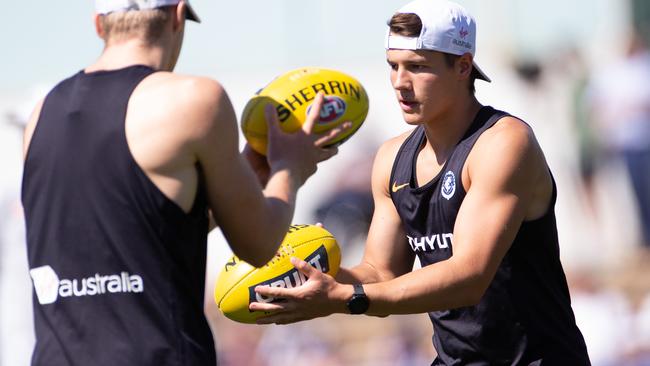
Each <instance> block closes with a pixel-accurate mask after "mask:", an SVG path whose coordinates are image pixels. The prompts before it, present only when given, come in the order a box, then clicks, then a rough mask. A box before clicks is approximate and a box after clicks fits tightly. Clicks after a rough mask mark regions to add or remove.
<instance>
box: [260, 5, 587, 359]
mask: <svg viewBox="0 0 650 366" xmlns="http://www.w3.org/2000/svg"><path fill="white" fill-rule="evenodd" d="M475 41H476V24H475V22H474V19H473V18H472V17H471V15H469V14H468V13H467V11H466V10H465V9H464V8H462V7H461V6H459V5H457V4H455V3H452V2H449V1H446V0H415V1H413V2H411V3H409V4H408V5H406V6H404V7H403V8H402V9H400V11H399V12H398V13H396V14H395V15H394V16H393V17H392V18H391V20H390V22H389V32H388V35H387V39H386V49H387V52H386V55H387V60H388V64H389V66H390V68H391V72H390V79H391V83H392V85H393V88H394V90H395V93H396V96H397V99H398V102H399V105H400V107H401V110H402V114H403V117H404V120H405V121H406V122H407V123H408V124H410V125H413V126H416V127H415V129H414V130H412V131H411V132H409V133H406V134H404V135H401V136H398V137H396V138H393V139H391V140H389V141H387V142H386V143H385V144H384V145H383V146H382V147H381V148H380V150H379V152H378V153H377V156H376V159H375V164H374V167H373V175H372V192H373V196H374V201H375V212H374V216H373V219H372V223H371V227H370V231H369V234H368V239H367V243H366V250H365V254H364V258H363V260H362V262H361V264H359V265H358V266H356V267H354V268H351V269H341V271H340V272H339V275H338V276H337V278H336V280H337V281H338V282H337V281H335V280H334V279H333V278H332V277H330V276H327V275H324V274H321V273H320V272H318V271H316V270H314V269H313V268H312V267H310V266H309V265H307V264H306V263H305V262H302V261H299V260H295V259H293V261H294V265H295V266H296V267H297V268H298V269H299V270H301V271H302V272H303V273H304V274H305V275H307V276H308V277H309V281H307V283H306V284H305V285H303V286H301V287H297V288H294V289H282V288H271V287H259V288H257V290H256V291H258V292H259V293H261V294H263V295H266V296H273V297H276V298H284V299H286V301H284V302H278V303H267V304H261V303H254V304H251V306H250V308H251V309H253V310H266V311H271V312H274V314H273V315H271V316H269V317H267V318H264V319H262V320H261V321H260V322H261V323H280V324H283V323H290V322H295V321H300V320H306V319H311V318H314V317H319V316H326V315H329V314H332V313H352V314H363V313H365V314H367V315H373V316H386V315H389V314H409V313H423V312H427V313H429V317H430V319H431V322H432V323H433V328H434V335H433V343H434V346H435V348H436V351H437V354H438V356H437V357H436V359H435V360H434V361H433V365H553V366H555V365H572V366H582V365H589V364H590V362H589V357H588V355H587V351H586V347H585V343H584V340H583V337H582V334H581V333H580V331H579V329H578V328H577V326H576V323H575V319H574V315H573V311H572V309H571V301H570V298H569V291H568V288H567V283H566V279H565V275H564V271H563V269H562V265H561V263H560V259H559V245H558V238H557V229H556V222H555V215H554V205H555V200H556V187H555V183H554V181H553V177H552V175H551V173H550V171H549V168H548V166H547V164H546V161H545V159H544V155H543V153H542V151H541V149H540V147H539V145H538V144H537V141H536V140H535V136H534V134H533V132H532V130H531V128H530V127H529V126H528V125H527V124H526V123H524V122H523V121H521V120H520V119H518V118H515V117H513V116H510V115H508V114H507V113H505V112H501V111H498V110H496V109H494V108H491V107H488V106H483V105H481V104H480V103H479V102H478V100H477V99H476V97H475V96H474V80H475V79H483V80H486V81H490V80H489V78H488V77H487V76H486V75H485V73H483V72H482V71H481V70H480V69H479V68H478V66H477V65H476V63H475V62H474V53H475ZM416 256H417V257H418V259H419V261H420V263H421V265H422V268H420V269H417V270H412V269H413V262H414V258H415V257H416ZM350 284H352V285H350ZM361 284H363V285H361Z"/></svg>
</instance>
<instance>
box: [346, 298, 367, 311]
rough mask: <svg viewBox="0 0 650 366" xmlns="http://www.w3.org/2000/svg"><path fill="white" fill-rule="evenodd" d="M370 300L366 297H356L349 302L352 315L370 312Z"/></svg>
mask: <svg viewBox="0 0 650 366" xmlns="http://www.w3.org/2000/svg"><path fill="white" fill-rule="evenodd" d="M368 306H369V303H368V298H367V297H366V296H365V295H354V296H352V298H351V299H350V301H348V310H350V314H363V313H365V312H366V311H367V310H368Z"/></svg>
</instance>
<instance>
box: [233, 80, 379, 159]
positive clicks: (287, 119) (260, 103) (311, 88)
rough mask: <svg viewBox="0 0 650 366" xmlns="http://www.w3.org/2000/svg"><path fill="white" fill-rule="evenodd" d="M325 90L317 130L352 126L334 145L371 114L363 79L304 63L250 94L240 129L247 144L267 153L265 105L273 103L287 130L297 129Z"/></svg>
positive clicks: (319, 131)
mask: <svg viewBox="0 0 650 366" xmlns="http://www.w3.org/2000/svg"><path fill="white" fill-rule="evenodd" d="M320 91H322V92H323V93H324V94H325V102H324V105H323V107H322V108H321V111H320V119H319V120H318V121H316V124H315V125H314V133H323V132H326V131H328V130H331V129H333V128H335V127H337V126H339V125H341V124H342V123H344V122H347V121H349V122H351V123H352V127H351V128H350V129H349V130H347V131H345V132H344V133H342V134H341V135H339V136H338V137H337V138H336V139H335V140H334V141H332V145H338V144H341V143H343V142H344V141H345V140H347V139H348V138H350V137H351V136H352V135H353V134H354V133H355V132H356V131H357V130H358V129H359V127H361V125H362V124H363V121H364V120H365V119H366V116H367V115H368V106H369V104H368V94H367V93H366V90H365V89H364V88H363V86H362V85H361V83H359V81H357V80H356V79H355V78H353V77H352V76H350V75H347V74H345V73H343V72H340V71H336V70H330V69H323V68H318V67H304V68H300V69H296V70H292V71H289V72H287V73H285V74H283V75H281V76H279V77H277V78H276V79H274V80H273V81H271V83H269V84H268V85H267V86H265V87H264V88H262V89H261V90H259V91H258V92H257V93H256V94H255V96H254V97H253V98H251V99H250V100H249V101H248V103H247V104H246V107H244V112H243V113H242V117H241V129H242V132H243V134H244V137H245V138H246V141H248V144H249V145H250V146H251V147H252V148H253V150H255V151H257V152H258V153H260V154H264V155H266V148H267V130H266V129H267V125H266V118H265V116H264V109H265V108H266V105H267V104H269V103H271V104H272V105H273V106H274V107H275V109H276V111H277V112H278V117H279V120H280V126H281V128H282V130H283V131H285V132H295V131H298V129H300V128H301V127H302V124H303V123H304V122H305V120H306V119H307V115H308V113H309V110H310V107H311V105H312V103H313V101H314V98H315V97H316V94H318V92H320Z"/></svg>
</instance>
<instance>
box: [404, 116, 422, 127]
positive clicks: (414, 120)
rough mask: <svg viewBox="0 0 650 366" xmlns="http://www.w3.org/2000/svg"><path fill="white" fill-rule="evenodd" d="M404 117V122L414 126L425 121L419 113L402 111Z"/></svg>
mask: <svg viewBox="0 0 650 366" xmlns="http://www.w3.org/2000/svg"><path fill="white" fill-rule="evenodd" d="M402 117H403V119H404V122H406V123H407V124H409V125H412V126H417V125H421V124H422V123H423V122H422V116H420V115H419V114H411V113H402Z"/></svg>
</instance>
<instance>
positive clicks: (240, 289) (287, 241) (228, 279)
mask: <svg viewBox="0 0 650 366" xmlns="http://www.w3.org/2000/svg"><path fill="white" fill-rule="evenodd" d="M291 257H296V258H300V259H302V260H304V261H305V262H307V263H309V264H311V265H312V266H314V267H315V268H317V269H318V270H320V271H321V272H324V273H327V274H329V275H331V276H336V273H337V272H338V270H339V266H340V264H341V251H340V248H339V246H338V243H337V242H336V239H335V238H334V236H333V235H332V234H331V233H330V232H328V231H327V230H325V229H323V228H322V227H319V226H316V225H293V226H291V227H290V228H289V231H288V232H287V235H286V236H285V238H284V240H283V241H282V244H281V245H280V249H279V250H278V253H277V254H276V256H275V257H274V258H273V259H272V260H271V261H270V262H268V263H267V264H266V265H264V266H263V267H260V268H255V267H253V266H252V265H250V264H248V263H246V262H244V261H242V260H240V259H239V258H237V257H236V256H233V257H232V258H230V260H228V262H227V263H226V264H225V265H224V267H223V269H222V270H221V273H220V274H219V277H218V278H217V282H216V285H215V289H214V300H215V302H216V303H217V305H218V306H219V309H220V310H221V312H222V313H223V314H224V315H225V316H226V317H228V318H230V319H232V320H234V321H237V322H241V323H255V320H256V319H257V318H259V317H261V316H264V315H265V314H264V312H260V311H250V310H248V305H249V304H250V303H252V302H267V303H268V302H273V301H276V300H275V299H274V298H268V297H264V296H261V295H259V294H257V293H256V292H255V287H256V286H274V287H285V288H286V287H297V286H300V285H302V284H303V283H305V281H307V278H306V277H305V275H303V274H302V273H301V272H300V271H298V270H297V269H296V268H295V267H294V266H293V265H292V264H291V261H290V258H291Z"/></svg>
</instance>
